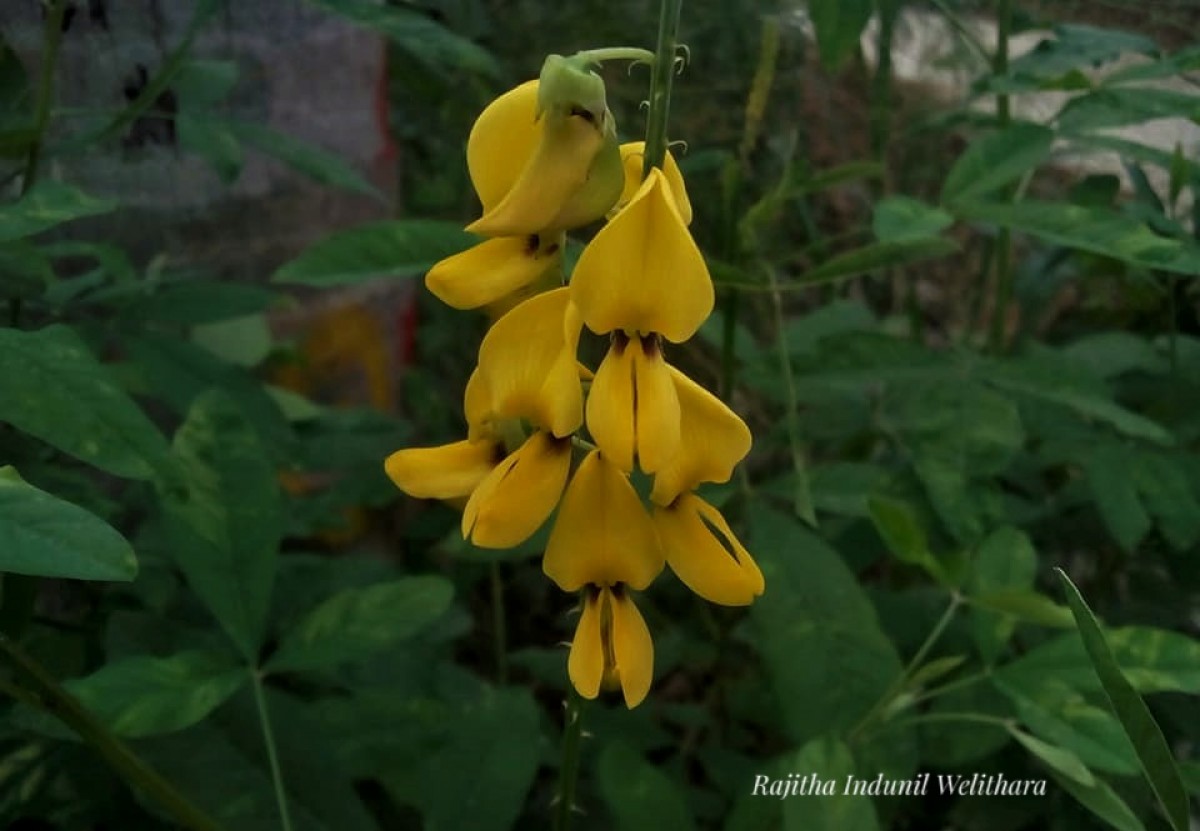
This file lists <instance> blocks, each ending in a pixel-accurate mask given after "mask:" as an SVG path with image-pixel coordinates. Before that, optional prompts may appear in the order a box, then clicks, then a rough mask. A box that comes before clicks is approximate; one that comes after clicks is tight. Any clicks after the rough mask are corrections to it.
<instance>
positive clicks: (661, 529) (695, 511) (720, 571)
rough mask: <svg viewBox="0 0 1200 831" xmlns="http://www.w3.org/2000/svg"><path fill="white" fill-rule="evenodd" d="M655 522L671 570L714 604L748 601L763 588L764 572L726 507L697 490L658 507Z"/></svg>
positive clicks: (655, 511)
mask: <svg viewBox="0 0 1200 831" xmlns="http://www.w3.org/2000/svg"><path fill="white" fill-rule="evenodd" d="M654 527H655V529H656V530H657V531H658V538H659V540H660V541H661V542H662V546H663V550H664V551H665V552H666V555H667V562H669V563H670V564H671V571H673V572H675V574H676V576H677V577H679V579H680V580H682V581H683V583H684V585H686V586H687V587H688V588H689V589H691V590H692V591H694V592H695V593H696V594H698V595H700V596H701V597H703V598H704V599H705V600H710V601H712V602H713V603H721V604H723V605H726V606H745V605H746V604H748V603H752V602H754V598H756V597H758V596H759V595H760V594H762V593H763V588H764V582H763V575H762V572H761V571H759V569H758V565H757V564H756V563H755V562H754V558H752V557H751V556H750V552H748V551H747V550H746V548H745V546H743V545H742V544H741V543H740V542H739V541H738V538H737V537H735V536H734V535H733V531H732V530H730V528H729V524H728V523H727V522H725V518H724V517H723V516H721V512H720V511H718V510H717V509H716V508H714V507H713V506H712V505H709V504H708V503H707V502H705V501H704V500H703V499H701V498H700V497H698V496H696V495H695V494H694V493H685V494H681V495H680V496H679V497H678V498H677V499H676V500H675V501H674V502H672V503H671V504H670V505H669V506H667V507H655V509H654Z"/></svg>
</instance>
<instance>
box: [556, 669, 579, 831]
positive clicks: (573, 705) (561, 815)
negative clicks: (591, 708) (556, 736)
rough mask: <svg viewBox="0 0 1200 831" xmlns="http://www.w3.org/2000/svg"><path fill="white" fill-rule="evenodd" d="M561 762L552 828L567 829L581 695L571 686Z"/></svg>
mask: <svg viewBox="0 0 1200 831" xmlns="http://www.w3.org/2000/svg"><path fill="white" fill-rule="evenodd" d="M565 710H566V721H565V723H564V725H563V753H562V765H561V767H560V768H559V771H558V793H557V794H556V795H555V811H554V831H568V829H570V827H571V816H572V814H573V813H574V811H575V786H576V784H577V783H578V781H579V756H580V752H579V751H580V744H581V743H582V741H583V698H582V697H580V695H579V693H577V692H576V691H575V688H574V687H572V688H571V690H570V693H569V694H568V695H567V700H566V702H565Z"/></svg>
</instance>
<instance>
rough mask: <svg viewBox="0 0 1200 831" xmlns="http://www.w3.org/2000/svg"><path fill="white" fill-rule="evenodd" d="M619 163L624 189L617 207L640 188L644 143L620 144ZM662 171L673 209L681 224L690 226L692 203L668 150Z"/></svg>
mask: <svg viewBox="0 0 1200 831" xmlns="http://www.w3.org/2000/svg"><path fill="white" fill-rule="evenodd" d="M621 163H622V164H623V165H624V167H625V189H624V190H623V191H621V198H620V200H618V202H617V205H618V206H621V205H625V204H626V203H627V202H629V200H630V199H632V198H633V195H634V194H635V193H637V191H638V188H640V187H641V186H642V168H643V166H644V165H645V163H646V142H644V141H630V142H626V143H625V144H622V145H621ZM662 171H663V173H664V174H665V175H666V177H667V184H668V185H670V186H671V196H673V197H674V198H675V207H676V208H677V209H678V210H679V216H680V217H681V218H682V219H683V224H684V225H691V224H692V203H691V200H689V199H688V194H687V186H686V185H685V184H684V182H683V173H682V172H681V171H680V170H679V165H678V164H676V163H675V157H674V156H672V155H671V151H670V150H668V151H667V155H666V158H665V159H664V161H663V167H662Z"/></svg>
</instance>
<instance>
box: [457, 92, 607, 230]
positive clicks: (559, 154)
mask: <svg viewBox="0 0 1200 831" xmlns="http://www.w3.org/2000/svg"><path fill="white" fill-rule="evenodd" d="M541 124H542V134H541V138H540V139H539V141H538V145H537V149H536V150H535V151H534V153H533V156H532V157H531V158H530V159H529V162H528V164H526V165H525V169H524V170H522V171H521V175H520V177H519V178H518V179H517V180H516V182H515V183H514V184H513V186H512V188H510V189H509V191H508V192H507V193H506V194H504V198H503V199H501V200H500V202H499V203H498V204H497V205H496V206H495V207H493V208H492V209H490V210H488V211H486V212H485V213H484V215H483V216H482V217H480V218H479V219H477V220H475V222H472V223H471V224H470V225H468V226H467V230H468V231H471V232H472V233H476V234H483V235H485V236H489V237H502V236H503V237H507V236H526V235H528V234H538V233H542V232H545V231H552V230H562V228H563V227H565V226H561V225H557V224H556V222H555V220H556V217H558V215H559V214H560V212H562V211H563V209H564V207H565V206H566V205H567V203H568V202H569V201H570V200H571V199H572V198H573V197H574V196H575V195H576V194H577V193H578V192H579V191H580V190H582V189H583V187H584V185H585V184H587V181H588V176H589V174H590V172H591V169H592V162H593V161H594V160H595V159H596V155H597V154H598V153H599V152H600V150H601V149H602V148H603V147H604V144H605V134H604V129H603V126H602V125H597V124H595V123H594V122H593V121H592V120H591V118H590V117H585V116H583V115H573V114H570V113H565V112H564V113H558V112H554V111H551V112H547V113H545V114H544V115H543V116H542V121H541ZM613 150H614V152H616V147H615V146H614V148H613ZM468 159H469V157H468ZM618 159H619V153H618ZM620 187H621V182H620V180H617V181H616V187H615V188H613V191H614V192H613V193H612V198H611V199H610V200H609V202H608V204H607V205H605V206H604V207H603V209H601V210H600V211H599V212H598V213H597V214H596V216H595V217H593V219H595V218H599V217H601V216H604V213H605V211H607V210H608V209H609V208H610V207H612V204H613V203H614V202H616V200H617V197H618V196H620V193H621V191H620ZM588 221H591V220H590V219H589V220H588Z"/></svg>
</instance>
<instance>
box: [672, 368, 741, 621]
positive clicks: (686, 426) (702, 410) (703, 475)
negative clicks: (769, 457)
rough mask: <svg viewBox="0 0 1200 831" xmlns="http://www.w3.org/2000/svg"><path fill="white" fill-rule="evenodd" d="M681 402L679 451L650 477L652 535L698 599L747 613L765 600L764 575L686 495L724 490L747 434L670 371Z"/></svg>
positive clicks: (700, 390) (713, 516)
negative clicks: (711, 486) (711, 485)
mask: <svg viewBox="0 0 1200 831" xmlns="http://www.w3.org/2000/svg"><path fill="white" fill-rule="evenodd" d="M668 372H669V373H670V377H671V380H672V382H673V385H674V387H675V391H676V395H677V396H678V399H679V410H680V425H679V430H680V442H679V451H678V453H677V454H676V455H675V457H674V458H673V459H671V461H670V463H668V464H667V465H665V466H664V467H663V468H662V469H661V470H659V472H658V475H657V476H655V477H654V487H653V489H652V490H651V492H650V499H651V501H652V502H653V503H654V512H653V517H654V527H655V530H656V531H657V533H658V539H659V541H660V543H661V544H662V547H663V552H664V554H665V556H666V558H667V563H668V564H669V565H670V566H671V570H672V571H673V572H675V574H676V576H678V577H679V579H680V580H682V581H683V582H684V584H685V585H686V586H687V587H688V588H690V589H691V590H692V591H694V592H695V593H696V594H698V595H700V596H701V597H703V598H705V599H706V600H710V601H712V602H713V603H721V604H724V605H727V606H744V605H746V604H748V603H751V602H753V600H754V598H755V597H757V596H758V595H760V594H762V593H763V588H764V583H763V576H762V572H761V571H759V569H758V565H757V564H756V563H755V562H754V558H753V557H751V556H750V552H748V551H747V550H746V548H745V546H743V545H742V544H741V542H739V541H738V539H737V537H735V536H734V534H733V531H732V530H730V528H729V524H728V523H727V522H726V521H725V518H724V517H723V516H721V513H720V511H718V510H717V509H716V508H714V507H713V506H712V505H710V504H708V503H707V502H705V501H704V500H703V499H701V498H700V497H698V496H696V495H695V494H693V493H690V491H691V490H692V489H693V488H695V487H696V486H697V485H699V484H701V483H702V482H727V481H729V477H730V476H731V475H732V474H733V469H734V467H735V466H736V465H737V463H738V462H740V461H741V460H742V458H743V457H745V455H746V454H747V453H748V452H749V451H750V442H751V438H750V430H749V428H747V427H746V424H745V422H743V421H742V420H741V419H740V418H739V417H738V416H737V414H736V413H734V412H733V410H731V409H729V407H727V406H726V405H725V404H724V403H723V402H722V401H721V400H720V399H719V398H717V397H716V396H715V395H713V394H712V393H710V392H709V391H708V390H706V389H704V387H702V386H700V385H699V384H697V383H696V382H694V381H692V380H691V379H690V378H688V377H687V376H686V375H684V374H683V373H682V372H680V371H679V370H677V369H675V368H674V367H668Z"/></svg>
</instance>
